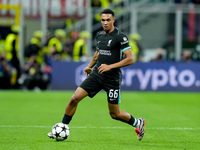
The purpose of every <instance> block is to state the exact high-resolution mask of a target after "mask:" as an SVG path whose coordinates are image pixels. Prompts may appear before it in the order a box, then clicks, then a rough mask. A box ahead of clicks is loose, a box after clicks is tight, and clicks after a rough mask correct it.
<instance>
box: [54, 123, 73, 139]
mask: <svg viewBox="0 0 200 150" xmlns="http://www.w3.org/2000/svg"><path fill="white" fill-rule="evenodd" d="M52 133H53V137H54V138H55V139H56V140H57V141H63V140H66V139H67V138H68V137H69V135H70V130H69V126H68V125H67V124H64V123H56V124H55V125H54V126H53V128H52Z"/></svg>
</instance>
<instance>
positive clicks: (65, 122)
mask: <svg viewBox="0 0 200 150" xmlns="http://www.w3.org/2000/svg"><path fill="white" fill-rule="evenodd" d="M71 120H72V116H68V115H66V114H65V115H64V117H63V119H62V123H64V124H69V123H70V121H71Z"/></svg>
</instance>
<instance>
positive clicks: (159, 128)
mask: <svg viewBox="0 0 200 150" xmlns="http://www.w3.org/2000/svg"><path fill="white" fill-rule="evenodd" d="M0 128H52V126H37V125H0ZM70 128H78V129H98V128H101V129H129V128H128V127H115V126H114V127H108V126H107V127H106V126H103V127H86V126H70ZM145 129H147V130H200V127H197V128H188V127H150V128H145Z"/></svg>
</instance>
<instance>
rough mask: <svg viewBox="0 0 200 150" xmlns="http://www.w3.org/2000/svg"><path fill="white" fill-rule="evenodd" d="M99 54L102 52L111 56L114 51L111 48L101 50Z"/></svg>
mask: <svg viewBox="0 0 200 150" xmlns="http://www.w3.org/2000/svg"><path fill="white" fill-rule="evenodd" d="M99 54H101V55H107V56H111V55H112V53H111V51H110V50H102V49H101V50H99Z"/></svg>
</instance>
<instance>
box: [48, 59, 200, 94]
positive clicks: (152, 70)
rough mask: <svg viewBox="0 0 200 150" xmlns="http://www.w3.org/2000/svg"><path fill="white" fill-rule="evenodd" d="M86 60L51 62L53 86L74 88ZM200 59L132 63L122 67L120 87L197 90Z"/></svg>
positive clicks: (80, 77) (134, 89) (154, 89)
mask: <svg viewBox="0 0 200 150" xmlns="http://www.w3.org/2000/svg"><path fill="white" fill-rule="evenodd" d="M88 63H89V62H84V63H83V62H78V63H77V62H76V63H75V62H57V61H54V62H53V73H52V89H54V90H75V89H76V87H77V86H78V85H80V83H81V82H82V81H83V80H84V79H85V74H84V71H83V70H84V68H85V67H86V66H87V65H88ZM199 66H200V63H169V62H166V63H153V62H152V63H135V64H133V65H131V66H127V67H124V68H122V69H121V70H122V73H123V76H122V90H127V91H172V92H173V91H188V92H200V67H199Z"/></svg>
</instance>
